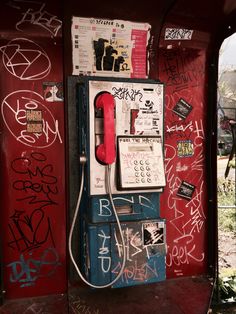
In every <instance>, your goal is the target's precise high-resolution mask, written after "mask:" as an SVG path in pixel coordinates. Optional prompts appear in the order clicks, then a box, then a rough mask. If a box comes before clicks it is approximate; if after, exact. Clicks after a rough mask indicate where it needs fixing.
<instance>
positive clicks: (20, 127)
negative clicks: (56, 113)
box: [1, 90, 62, 148]
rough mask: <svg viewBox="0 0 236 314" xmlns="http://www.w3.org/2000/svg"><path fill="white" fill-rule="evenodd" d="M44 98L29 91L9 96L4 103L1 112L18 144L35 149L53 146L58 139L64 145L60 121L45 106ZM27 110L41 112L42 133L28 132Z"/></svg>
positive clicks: (17, 92)
mask: <svg viewBox="0 0 236 314" xmlns="http://www.w3.org/2000/svg"><path fill="white" fill-rule="evenodd" d="M43 101H44V100H43V98H42V96H41V95H39V94H38V93H35V92H33V91H28V90H24V91H23V90H22V91H16V92H13V93H11V94H9V95H8V96H7V97H6V98H5V99H4V100H3V102H2V106H1V112H2V116H3V120H4V123H5V124H6V126H7V128H8V130H9V131H10V133H11V134H12V135H13V136H14V137H15V139H16V140H17V141H18V142H21V143H22V144H25V145H27V146H30V147H34V148H36V147H37V148H42V147H49V146H51V145H52V144H53V143H54V142H55V141H56V139H57V138H58V139H59V141H60V143H62V139H61V135H60V131H59V124H58V120H55V119H54V117H53V114H52V113H51V111H50V110H49V109H48V108H47V107H46V106H44V105H43ZM27 110H41V111H42V112H43V118H42V125H43V127H42V133H29V132H27V119H26V116H27Z"/></svg>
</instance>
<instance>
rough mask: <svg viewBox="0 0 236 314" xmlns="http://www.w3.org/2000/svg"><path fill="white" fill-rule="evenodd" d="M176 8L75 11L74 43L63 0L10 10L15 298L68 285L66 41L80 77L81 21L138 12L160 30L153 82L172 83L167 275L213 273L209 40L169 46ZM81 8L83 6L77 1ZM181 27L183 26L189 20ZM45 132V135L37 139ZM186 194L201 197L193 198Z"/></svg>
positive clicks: (5, 85) (7, 248)
mask: <svg viewBox="0 0 236 314" xmlns="http://www.w3.org/2000/svg"><path fill="white" fill-rule="evenodd" d="M72 2H73V1H72ZM104 3H106V1H105V2H104ZM170 3H171V1H169V2H168V3H167V2H165V3H164V2H158V5H161V7H160V10H156V11H155V12H154V10H153V12H150V14H151V15H152V17H150V20H148V18H147V14H146V11H145V10H142V7H140V9H139V11H138V9H137V11H135V10H131V6H132V5H130V7H128V9H123V7H122V6H121V5H120V3H117V4H114V7H113V6H112V8H110V7H108V6H105V5H104V6H103V7H102V6H100V7H99V8H98V10H97V8H96V7H95V6H94V7H92V8H91V5H90V3H89V2H88V3H85V9H84V11H83V10H82V11H81V12H80V13H78V12H77V11H73V10H72V8H70V6H67V13H66V14H67V15H66V24H67V26H66V30H65V34H66V35H65V37H64V38H62V32H61V28H62V22H61V18H60V8H59V7H58V5H60V3H57V6H55V5H54V2H53V1H49V2H47V3H46V4H45V5H43V4H42V3H39V2H33V1H32V2H31V4H30V2H28V1H25V2H24V1H22V2H21V1H11V2H8V4H5V5H4V6H3V7H4V9H2V10H1V12H0V17H1V18H0V33H1V37H0V54H1V56H2V58H1V60H0V69H1V71H0V104H1V110H2V111H1V134H0V136H1V137H0V139H1V140H0V143H1V195H0V197H1V221H0V223H1V232H2V233H1V237H2V239H3V253H4V260H3V263H4V285H5V290H6V292H7V297H10V298H12V297H22V296H24V297H26V296H36V295H42V294H50V293H62V292H65V291H66V288H67V278H66V273H67V265H66V214H67V207H66V183H65V182H66V178H65V168H66V167H65V152H66V151H65V130H64V129H65V122H64V121H65V114H64V102H63V101H62V100H63V98H62V97H63V96H62V94H61V93H60V92H63V88H62V82H63V66H62V64H63V56H62V42H63V43H64V44H65V43H66V44H65V46H66V49H65V51H66V54H65V56H64V59H65V63H66V65H67V66H68V69H67V70H66V76H67V75H71V71H70V69H69V67H70V65H71V61H72V60H71V46H70V45H71V34H70V26H71V25H70V21H71V16H72V15H76V16H85V17H86V16H87V17H94V16H96V17H99V16H100V17H101V18H117V19H125V20H128V19H129V14H131V13H132V16H131V17H130V18H131V19H132V20H135V21H136V22H147V23H150V24H151V25H152V34H153V35H152V36H153V37H152V43H151V44H150V47H149V49H150V51H149V53H150V54H149V56H150V73H151V75H150V78H159V79H160V80H161V81H162V82H164V83H165V93H166V97H165V121H164V125H165V130H164V131H165V170H166V180H167V186H166V187H165V190H164V193H163V194H162V196H161V216H162V217H163V218H166V220H167V247H168V250H167V259H166V265H167V274H168V278H173V277H177V276H192V275H197V274H203V273H206V272H207V263H208V257H207V255H208V249H209V248H208V244H207V233H208V208H207V207H208V205H207V197H208V195H207V192H208V188H207V181H206V174H207V171H209V169H207V168H206V147H205V142H206V137H207V136H208V135H207V124H206V120H207V103H206V98H207V96H206V95H207V84H206V82H207V80H208V79H207V61H208V60H207V54H206V53H207V47H208V44H209V37H208V35H207V33H204V32H201V33H200V32H198V31H196V29H195V30H194V32H193V36H192V39H191V40H182V41H180V40H165V39H164V32H165V29H166V27H169V26H171V27H172V26H173V25H170V24H165V25H164V26H163V28H162V33H161V29H159V27H160V26H161V22H162V21H163V18H164V15H165V13H166V12H167V7H168V6H169V5H170ZM73 5H74V7H78V3H77V2H73ZM86 5H87V6H88V7H86ZM139 5H140V6H141V4H139ZM142 5H143V6H145V4H142ZM153 5H154V2H153ZM155 5H156V2H155ZM165 5H166V7H165ZM115 6H119V8H118V9H119V10H118V9H117V7H115ZM127 6H128V4H127ZM137 8H139V7H137ZM86 10H87V11H86ZM99 10H100V11H99ZM106 10H107V11H106ZM111 10H112V11H111ZM72 11H73V12H72ZM150 11H151V10H150ZM106 12H107V13H106ZM116 13H117V16H116ZM157 14H159V16H157ZM114 15H115V16H114ZM6 17H8V18H6ZM175 27H176V28H178V27H180V28H181V27H183V25H182V24H181V21H180V23H179V24H177V26H176V25H175ZM184 27H186V25H185V26H184ZM160 33H161V36H160V37H159V35H160ZM158 44H159V47H158ZM52 87H55V88H56V89H59V94H58V95H57V97H56V96H55V97H54V98H53V101H50V96H51V94H50V93H48V92H49V91H50V89H51V88H52ZM178 103H179V104H180V105H179V108H180V107H181V106H182V108H185V109H186V108H187V113H186V112H185V114H184V115H183V114H182V116H181V112H180V109H178V108H175V107H176V105H177V104H178ZM35 129H37V130H38V134H37V135H35V133H32V130H35ZM181 186H182V189H181V191H179V189H180V187H181ZM186 190H187V191H188V192H191V193H190V194H191V195H189V196H187V197H186ZM184 191H185V192H184ZM75 197H76V196H75Z"/></svg>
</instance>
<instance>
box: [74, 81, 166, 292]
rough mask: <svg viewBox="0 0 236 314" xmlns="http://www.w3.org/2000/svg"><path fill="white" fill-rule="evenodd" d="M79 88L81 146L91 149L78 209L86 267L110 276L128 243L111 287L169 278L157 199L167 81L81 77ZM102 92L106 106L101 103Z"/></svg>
mask: <svg viewBox="0 0 236 314" xmlns="http://www.w3.org/2000/svg"><path fill="white" fill-rule="evenodd" d="M76 95H77V106H78V107H77V108H78V125H79V130H78V132H79V146H80V153H81V154H83V155H85V157H86V166H85V175H84V178H85V183H84V189H83V193H82V199H81V213H80V216H81V217H82V219H81V225H80V228H81V230H82V238H81V240H82V242H83V245H80V249H81V260H80V263H81V268H82V269H83V272H84V274H85V276H86V278H88V280H89V281H91V283H94V284H100V285H103V284H107V283H108V282H111V281H112V280H113V279H114V278H115V276H116V274H117V273H118V272H119V270H120V267H121V256H122V250H125V251H126V266H125V268H124V271H123V274H122V276H121V277H120V278H119V280H118V281H117V282H116V283H115V284H114V285H113V287H123V286H130V285H138V284H143V283H151V282H157V281H161V280H164V279H165V253H166V252H165V250H166V231H165V221H164V220H163V219H161V218H160V201H159V196H160V193H161V192H162V190H163V188H164V186H165V175H164V162H163V98H164V86H163V84H161V83H160V82H157V81H151V80H123V79H114V78H112V79H109V78H98V77H83V78H81V80H80V82H79V83H78V84H77V91H76ZM104 95H105V97H103V96H104ZM101 97H103V98H102V102H103V103H102V106H103V108H102V109H101V108H99V105H97V103H98V102H99V103H101ZM106 102H107V103H106ZM104 103H105V104H104ZM110 107H111V108H110ZM105 145H106V146H107V151H108V152H105V153H104V151H103V152H102V153H101V158H104V160H105V161H103V160H102V161H101V160H100V159H99V156H98V155H99V149H98V148H100V147H102V148H103V146H105ZM106 154H107V155H106ZM110 156H112V157H110ZM109 158H113V159H114V162H112V163H111V170H110V183H109V184H110V191H111V195H108V192H107V182H106V173H105V164H106V160H109ZM110 197H112V200H113V202H114V207H115V210H116V212H117V214H118V217H119V221H120V223H121V228H122V232H123V237H124V240H125V247H122V245H121V241H120V235H119V232H118V231H117V222H116V220H115V215H114V213H113V208H112V204H111V201H110Z"/></svg>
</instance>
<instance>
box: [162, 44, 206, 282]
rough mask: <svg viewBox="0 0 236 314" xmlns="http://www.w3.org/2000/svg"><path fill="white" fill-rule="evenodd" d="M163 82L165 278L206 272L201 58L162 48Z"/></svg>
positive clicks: (203, 114) (193, 51) (181, 51)
mask: <svg viewBox="0 0 236 314" xmlns="http://www.w3.org/2000/svg"><path fill="white" fill-rule="evenodd" d="M160 65H161V66H160V67H161V77H160V79H161V81H163V82H164V83H166V99H165V100H166V102H165V108H166V110H165V173H166V188H165V191H164V193H163V194H162V197H161V212H162V216H163V217H164V218H166V220H167V245H168V250H167V256H166V266H167V274H168V276H169V277H175V276H183V275H194V274H198V273H201V272H204V267H205V256H206V247H205V236H206V204H205V200H206V186H205V184H206V182H205V169H204V164H205V148H204V142H205V117H206V114H205V111H204V105H203V104H204V96H203V86H204V82H203V79H204V70H203V69H204V57H203V56H201V53H199V51H195V50H192V49H181V48H179V49H167V50H165V51H164V50H163V51H162V53H161V59H160Z"/></svg>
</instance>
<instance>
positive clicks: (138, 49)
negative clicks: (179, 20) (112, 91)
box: [71, 16, 151, 78]
mask: <svg viewBox="0 0 236 314" xmlns="http://www.w3.org/2000/svg"><path fill="white" fill-rule="evenodd" d="M150 29H151V26H150V25H149V24H147V23H133V22H129V21H122V20H107V19H97V18H82V17H75V16H74V17H73V18H72V29H71V33H72V58H73V60H72V61H73V75H81V74H82V75H97V76H116V77H127V78H146V77H147V44H148V40H149V37H150Z"/></svg>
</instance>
